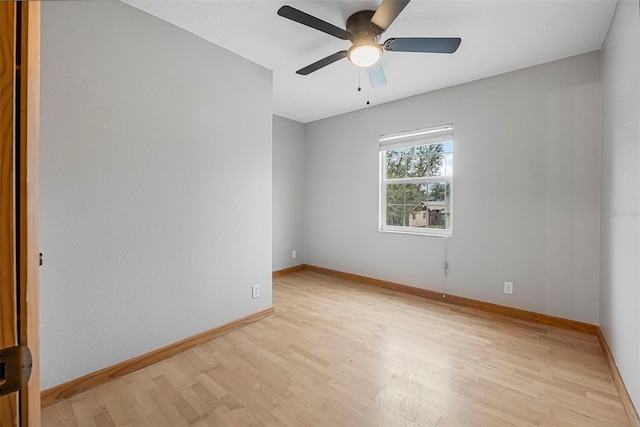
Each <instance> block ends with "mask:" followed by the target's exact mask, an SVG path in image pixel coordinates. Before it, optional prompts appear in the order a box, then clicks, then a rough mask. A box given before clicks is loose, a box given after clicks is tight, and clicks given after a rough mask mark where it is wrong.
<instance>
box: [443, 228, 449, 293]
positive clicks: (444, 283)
mask: <svg viewBox="0 0 640 427" xmlns="http://www.w3.org/2000/svg"><path fill="white" fill-rule="evenodd" d="M447 240H449V236H446V237H445V238H444V266H443V270H444V277H443V279H442V298H446V297H447V276H448V275H449V261H448V258H447Z"/></svg>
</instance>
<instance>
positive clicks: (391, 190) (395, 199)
mask: <svg viewBox="0 0 640 427" xmlns="http://www.w3.org/2000/svg"><path fill="white" fill-rule="evenodd" d="M398 204H400V205H404V184H389V185H387V205H398Z"/></svg>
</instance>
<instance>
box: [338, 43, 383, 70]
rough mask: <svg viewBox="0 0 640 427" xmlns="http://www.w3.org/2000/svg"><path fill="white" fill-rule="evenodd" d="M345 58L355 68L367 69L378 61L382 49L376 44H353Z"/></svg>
mask: <svg viewBox="0 0 640 427" xmlns="http://www.w3.org/2000/svg"><path fill="white" fill-rule="evenodd" d="M347 56H348V57H349V61H351V63H352V64H353V65H355V66H356V67H360V68H368V67H371V66H372V65H374V64H375V63H376V62H378V61H379V60H380V58H381V57H382V48H381V47H380V46H379V45H378V44H377V43H362V44H354V45H353V46H351V49H349V52H348V53H347Z"/></svg>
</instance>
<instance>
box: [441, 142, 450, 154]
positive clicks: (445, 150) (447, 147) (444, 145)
mask: <svg viewBox="0 0 640 427" xmlns="http://www.w3.org/2000/svg"><path fill="white" fill-rule="evenodd" d="M441 145H442V152H443V153H453V141H449V142H443V143H442V144H441Z"/></svg>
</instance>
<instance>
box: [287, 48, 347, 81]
mask: <svg viewBox="0 0 640 427" xmlns="http://www.w3.org/2000/svg"><path fill="white" fill-rule="evenodd" d="M345 56H347V51H346V50H341V51H340V52H336V53H334V54H333V55H329V56H327V57H326V58H322V59H321V60H320V61H316V62H314V63H313V64H311V65H307V66H306V67H304V68H301V69H299V70H298V71H296V73H297V74H301V75H303V76H306V75H307V74H311V73H313V72H314V71H318V70H319V69H320V68H322V67H326V66H327V65H329V64H333V63H334V62H336V61H338V60H340V59H342V58H344V57H345Z"/></svg>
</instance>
